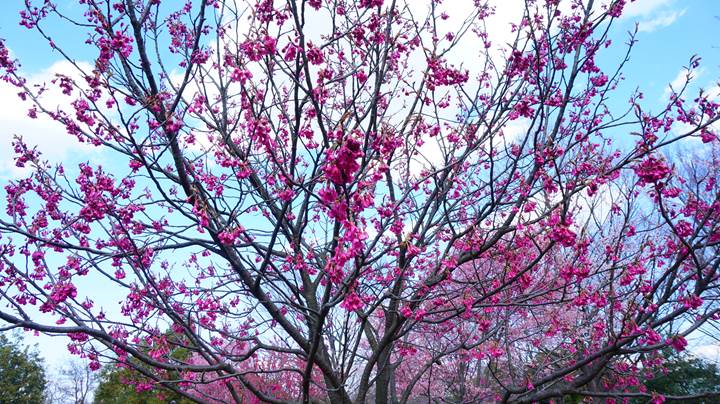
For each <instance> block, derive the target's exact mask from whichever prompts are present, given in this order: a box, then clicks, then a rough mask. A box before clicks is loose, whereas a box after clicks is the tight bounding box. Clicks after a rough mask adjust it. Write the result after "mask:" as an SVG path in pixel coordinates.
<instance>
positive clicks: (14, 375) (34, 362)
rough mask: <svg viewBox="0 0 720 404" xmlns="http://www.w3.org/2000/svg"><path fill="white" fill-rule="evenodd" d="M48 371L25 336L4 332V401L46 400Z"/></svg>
mask: <svg viewBox="0 0 720 404" xmlns="http://www.w3.org/2000/svg"><path fill="white" fill-rule="evenodd" d="M45 384H46V379H45V370H44V369H43V363H42V359H41V358H40V356H39V355H38V353H37V351H36V350H35V349H33V348H30V347H28V346H23V344H22V338H21V337H20V336H18V335H17V334H16V335H13V336H12V337H11V338H8V337H7V336H6V335H2V334H0V403H42V402H43V393H44V391H45Z"/></svg>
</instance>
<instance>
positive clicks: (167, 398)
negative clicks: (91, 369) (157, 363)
mask: <svg viewBox="0 0 720 404" xmlns="http://www.w3.org/2000/svg"><path fill="white" fill-rule="evenodd" d="M165 336H166V337H168V338H171V339H172V338H176V337H175V335H174V334H172V332H170V331H168V332H166V333H165ZM147 349H149V347H147ZM189 356H190V353H189V351H188V350H187V349H184V348H175V349H174V350H173V351H172V352H170V354H169V357H170V358H172V359H175V360H185V359H187V358H188V357H189ZM134 363H135V364H136V365H137V366H142V365H141V364H139V363H137V362H134ZM178 377H179V375H177V374H176V373H175V372H171V375H170V377H169V378H170V379H177V378H178ZM146 380H147V379H145V378H144V377H143V376H142V375H141V374H140V373H138V372H136V371H133V370H131V369H126V368H118V367H115V366H113V365H106V366H105V367H103V369H102V370H101V372H100V384H99V385H98V388H97V390H95V400H94V404H126V403H127V404H163V403H170V402H175V403H176V404H189V403H192V401H190V400H188V399H186V398H184V397H183V396H181V395H179V394H177V393H175V392H173V391H172V390H168V389H164V388H162V387H158V388H157V389H153V390H149V391H142V392H138V391H137V389H136V388H135V386H134V385H133V384H132V383H129V382H131V381H146Z"/></svg>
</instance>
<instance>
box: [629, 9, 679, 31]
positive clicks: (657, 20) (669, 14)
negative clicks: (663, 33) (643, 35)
mask: <svg viewBox="0 0 720 404" xmlns="http://www.w3.org/2000/svg"><path fill="white" fill-rule="evenodd" d="M685 11H686V10H685V9H682V10H676V11H666V12H662V13H659V14H658V15H657V16H655V17H654V18H652V19H649V20H643V21H640V26H639V27H638V31H640V32H653V31H655V30H657V29H659V28H664V27H667V26H669V25H672V23H674V22H675V21H676V20H677V19H678V18H680V17H682V16H683V14H685Z"/></svg>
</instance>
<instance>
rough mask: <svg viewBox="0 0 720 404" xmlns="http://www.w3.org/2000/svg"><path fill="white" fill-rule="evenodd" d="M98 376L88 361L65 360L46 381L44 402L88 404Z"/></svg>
mask: <svg viewBox="0 0 720 404" xmlns="http://www.w3.org/2000/svg"><path fill="white" fill-rule="evenodd" d="M97 383H98V376H97V374H96V373H95V372H93V371H92V370H91V369H90V367H89V366H88V363H84V362H82V361H80V360H77V359H76V360H70V361H66V362H65V363H64V364H63V365H62V366H60V367H59V368H58V369H57V372H55V374H53V377H52V379H51V380H50V381H48V385H47V387H46V389H45V402H46V403H48V404H60V403H62V404H65V403H71V404H89V403H90V402H92V392H93V390H95V387H96V386H97Z"/></svg>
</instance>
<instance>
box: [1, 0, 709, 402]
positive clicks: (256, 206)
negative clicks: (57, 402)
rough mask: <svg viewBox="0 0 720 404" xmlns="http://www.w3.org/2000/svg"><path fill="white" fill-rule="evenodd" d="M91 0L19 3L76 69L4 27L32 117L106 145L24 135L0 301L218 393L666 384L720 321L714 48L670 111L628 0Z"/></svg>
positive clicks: (451, 396) (148, 384)
mask: <svg viewBox="0 0 720 404" xmlns="http://www.w3.org/2000/svg"><path fill="white" fill-rule="evenodd" d="M77 3H78V5H79V6H80V9H81V10H82V13H80V14H77V10H78V8H77V7H76V8H74V9H67V10H66V9H63V7H61V6H60V5H57V6H56V5H55V3H53V2H51V1H49V0H45V1H41V0H26V1H25V4H26V8H25V10H24V11H23V12H22V13H21V16H20V18H21V20H20V23H21V25H23V26H25V27H27V28H28V29H29V30H32V31H33V32H34V33H35V34H37V35H41V36H42V37H43V38H45V39H46V40H47V42H48V44H49V47H50V48H49V49H52V50H53V51H54V52H56V53H57V54H58V55H61V56H62V57H63V58H64V59H65V60H66V61H67V62H68V63H70V64H72V65H73V66H74V67H75V68H76V72H75V73H74V74H57V75H56V77H55V78H54V79H53V80H52V81H50V82H47V83H44V84H43V85H33V84H31V83H29V82H28V81H27V80H26V79H25V78H24V76H23V71H22V67H21V65H20V62H21V61H19V60H16V59H14V58H13V57H12V56H11V52H10V50H9V49H8V47H12V46H13V44H12V43H9V44H6V43H5V42H0V67H2V69H3V70H2V72H3V73H2V78H3V80H4V81H5V82H7V83H10V84H12V85H14V86H16V87H17V91H18V93H19V96H20V98H21V99H23V100H26V101H28V102H29V103H30V105H31V106H30V108H29V111H28V119H32V118H37V117H42V116H44V117H49V118H51V119H52V120H53V121H55V122H57V123H59V124H61V125H63V126H64V127H65V129H66V130H67V132H68V135H67V136H68V137H71V138H74V139H75V141H77V142H82V143H85V144H91V145H93V146H95V147H96V149H97V150H98V155H99V156H100V158H99V159H98V160H99V161H101V162H102V163H98V162H91V161H88V160H85V161H82V160H81V161H80V162H79V163H73V164H68V163H67V162H65V164H64V165H63V164H61V163H62V162H51V161H47V160H44V159H43V157H42V155H41V153H40V152H39V150H38V149H37V148H36V147H35V145H32V144H26V143H25V142H23V140H22V138H21V137H17V138H16V139H15V142H14V148H15V153H16V154H15V164H16V165H17V166H18V167H22V168H24V171H22V172H23V175H22V176H21V177H20V178H16V179H14V180H12V181H9V182H8V183H7V184H6V185H5V188H4V189H5V198H6V199H5V213H4V216H2V218H0V236H2V238H0V242H1V243H2V254H1V255H0V258H1V261H0V270H1V272H0V298H1V299H2V304H3V306H2V309H0V319H2V320H3V321H4V322H5V323H6V324H7V325H8V327H11V328H12V327H22V328H26V329H30V330H35V331H36V332H40V333H46V334H52V335H57V334H61V335H66V336H68V337H69V338H70V341H71V342H70V344H69V345H68V348H69V349H70V351H71V352H72V353H74V354H76V355H78V356H81V357H84V358H86V359H88V360H89V361H90V366H91V368H92V369H98V368H100V366H101V362H114V363H117V364H118V365H119V366H121V367H124V368H131V369H133V370H134V372H135V374H137V377H134V378H133V379H132V380H131V381H128V382H129V383H132V384H133V385H135V387H136V388H137V389H138V391H145V390H153V389H159V388H164V389H170V390H172V391H174V392H175V393H177V394H181V395H182V396H184V397H186V398H187V399H189V400H192V401H196V402H201V403H220V402H223V403H225V402H273V403H279V402H297V401H302V402H332V403H349V402H359V403H362V402H368V401H373V400H374V401H375V402H377V403H386V402H402V403H407V402H439V401H443V400H444V401H446V402H488V401H490V402H492V401H500V402H517V403H530V402H540V401H543V400H544V401H547V400H557V399H561V398H562V397H564V396H567V395H580V396H586V397H594V398H596V399H607V400H608V401H610V402H614V401H615V400H619V401H622V400H623V399H626V398H632V397H645V398H647V399H650V400H653V401H654V402H662V401H663V400H664V399H665V398H664V397H662V396H661V395H659V394H657V393H654V392H652V391H646V390H645V388H644V387H643V386H644V385H643V383H642V382H643V380H645V379H646V378H648V377H649V376H651V375H652V373H653V372H654V371H656V370H661V369H662V366H663V362H664V357H663V352H664V349H665V350H666V349H667V348H668V347H670V348H672V349H675V350H677V351H682V350H684V349H685V348H686V346H687V337H688V335H689V334H691V333H694V332H699V331H702V330H703V329H704V327H708V326H710V325H712V324H713V323H714V322H717V320H718V318H719V310H720V306H719V305H718V286H719V285H720V282H719V280H718V269H719V267H720V253H719V252H718V245H719V243H720V227H719V222H720V200H719V198H720V184H719V183H718V180H720V178H718V177H719V176H720V148H719V145H720V141H719V140H718V135H717V133H716V127H717V126H716V122H717V120H718V118H719V117H720V115H718V114H719V113H720V105H719V104H718V102H717V94H712V93H708V92H700V93H699V94H690V92H689V90H688V89H687V85H688V83H689V82H690V80H691V79H692V77H693V75H692V74H691V73H692V71H693V70H694V69H697V68H698V66H699V59H698V58H693V59H692V60H690V61H689V63H688V65H687V69H688V75H687V80H686V81H685V85H684V86H682V88H673V89H672V91H671V93H670V97H669V99H668V100H667V102H666V105H665V107H664V108H662V109H660V110H659V111H652V110H650V109H649V108H648V107H647V106H645V102H644V100H643V95H642V92H640V91H639V90H637V91H635V92H633V93H632V94H624V93H623V92H622V91H621V90H620V89H619V88H618V86H619V84H620V83H622V82H623V80H624V76H623V74H622V71H623V67H624V66H625V65H626V63H627V62H628V61H629V60H630V55H631V50H632V47H633V45H634V43H635V35H634V33H633V32H631V33H629V34H628V37H627V42H626V43H625V44H623V43H613V42H612V41H611V39H610V37H611V33H613V32H614V31H613V27H614V24H615V23H616V20H617V19H618V18H619V17H620V16H621V14H622V11H623V8H624V7H625V6H626V3H628V2H627V1H625V0H612V1H593V0H567V1H560V0H526V1H524V2H523V3H522V4H521V7H519V8H518V18H517V19H516V20H514V21H513V24H507V25H503V29H502V30H501V31H502V34H498V36H497V37H495V36H493V35H494V34H493V32H494V30H493V28H492V27H493V26H494V25H493V24H495V22H493V21H494V20H493V18H494V14H495V12H496V9H495V8H494V7H493V4H492V3H489V2H486V1H483V0H472V1H471V0H467V1H460V0H453V1H449V0H446V1H441V0H426V1H417V2H416V1H414V0H413V1H401V0H360V1H346V0H287V1H282V0H274V1H273V0H234V1H231V0H195V1H190V0H188V1H186V2H178V1H169V0H78V1H77ZM76 14H77V15H76ZM58 26H61V27H65V28H64V29H67V30H75V31H77V32H82V34H83V35H86V36H85V38H86V41H85V44H84V46H85V47H84V48H83V49H84V51H87V50H88V49H90V50H91V51H90V52H91V56H92V57H93V58H94V61H93V62H92V63H81V62H80V61H79V60H78V59H77V58H78V57H80V56H78V54H77V53H75V52H81V51H80V50H78V46H77V44H75V43H66V42H69V41H70V40H71V39H68V38H67V37H66V36H64V35H62V33H61V32H53V29H57V27H58ZM503 35H504V36H503ZM608 49H615V50H621V51H622V52H623V55H624V56H622V57H621V59H619V60H615V61H614V65H611V66H609V67H608V63H607V60H608V57H607V56H604V55H608ZM601 57H602V58H603V63H602V66H603V68H601V67H600V65H599V62H598V59H599V58H601ZM630 79H632V78H630ZM52 92H55V93H58V94H62V97H64V99H65V100H66V102H64V103H62V104H61V105H52V104H49V103H48V102H47V94H49V93H52ZM618 97H621V99H620V100H618ZM623 97H624V98H623ZM674 145H683V146H684V147H691V148H692V150H693V152H694V153H696V154H698V156H701V158H700V159H699V161H701V163H698V164H696V165H694V166H688V167H681V166H680V165H679V164H676V163H674V159H673V157H672V150H673V147H674ZM108 295H111V296H119V298H118V299H120V304H118V305H114V304H112V303H108V302H107V301H105V300H103V299H106V298H107V296H108ZM178 352H181V353H182V354H178ZM708 394H712V392H709V393H708ZM668 398H672V397H668Z"/></svg>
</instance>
